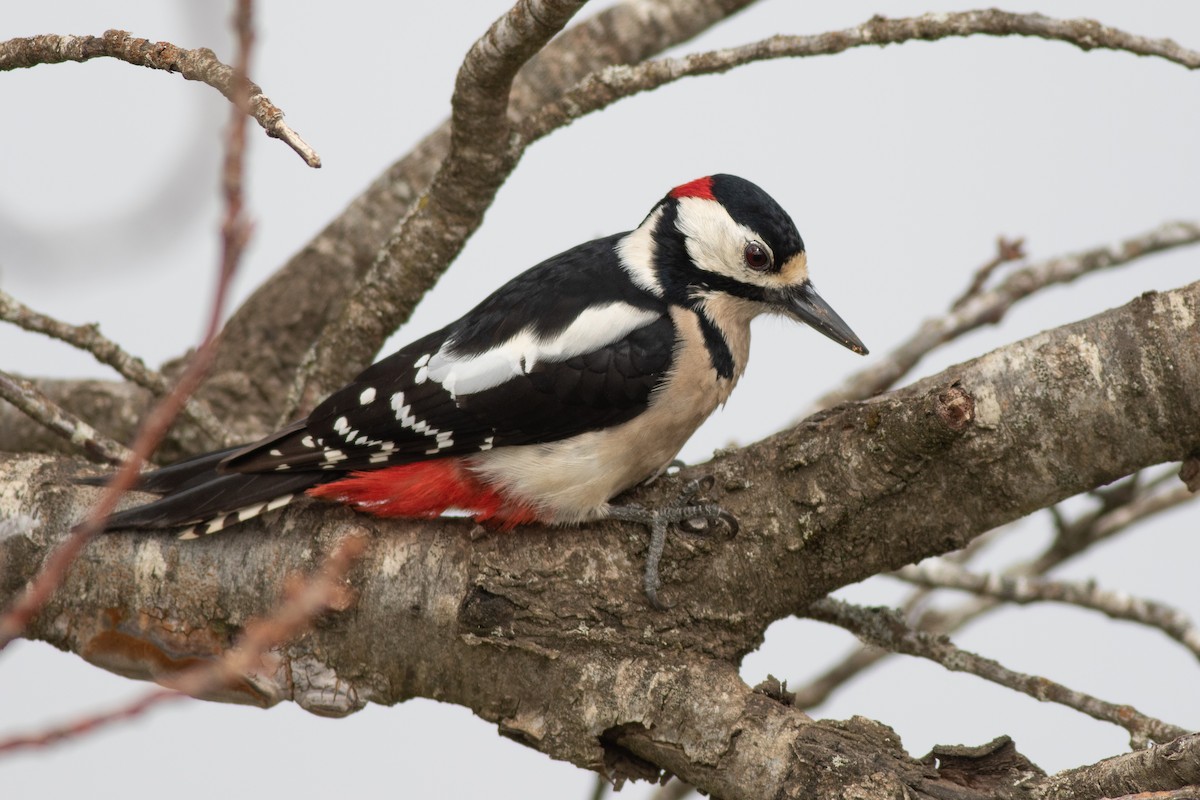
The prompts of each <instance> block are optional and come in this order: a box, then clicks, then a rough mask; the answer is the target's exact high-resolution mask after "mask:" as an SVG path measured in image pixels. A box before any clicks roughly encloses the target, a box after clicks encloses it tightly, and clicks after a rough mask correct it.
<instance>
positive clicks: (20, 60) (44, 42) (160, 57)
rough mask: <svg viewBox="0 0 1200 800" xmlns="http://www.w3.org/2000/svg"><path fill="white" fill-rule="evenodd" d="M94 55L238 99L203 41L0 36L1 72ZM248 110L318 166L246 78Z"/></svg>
mask: <svg viewBox="0 0 1200 800" xmlns="http://www.w3.org/2000/svg"><path fill="white" fill-rule="evenodd" d="M93 58H115V59H117V60H118V61H124V62H125V63H127V64H133V65H135V66H139V67H149V68H150V69H161V70H166V71H167V72H178V73H179V75H180V76H181V77H183V78H184V80H189V81H200V82H201V83H206V84H208V85H209V86H211V87H213V88H214V89H216V90H217V91H218V92H220V93H221V94H223V95H224V96H225V98H226V99H227V100H229V101H230V102H232V103H239V102H240V101H238V99H237V93H236V89H235V81H234V70H233V68H232V67H229V66H227V65H225V64H222V63H221V62H220V61H219V60H217V56H216V54H215V53H213V51H212V50H209V49H208V48H207V47H201V48H198V49H196V50H185V49H183V48H182V47H176V46H175V45H173V44H171V43H170V42H151V41H149V40H147V39H139V38H137V37H136V36H133V35H132V34H130V33H128V32H126V31H118V30H111V31H105V32H104V35H103V36H69V35H68V36H60V35H57V34H44V35H42V36H30V37H27V38H22V39H9V40H8V41H6V42H0V72H4V71H6V70H12V69H22V68H28V67H36V66H38V65H39V64H62V63H64V62H67V61H76V62H84V61H90V60H91V59H93ZM246 112H247V113H249V114H250V115H251V116H252V117H254V121H255V122H257V123H258V124H259V125H260V126H261V127H262V129H263V130H264V131H266V132H267V135H268V136H270V137H272V138H274V139H281V140H283V142H284V143H285V144H287V146H288V147H290V148H292V150H294V151H296V154H297V155H299V156H300V157H301V158H303V159H304V163H306V164H308V165H309V166H310V167H319V166H321V158H320V156H318V155H317V154H316V152H315V151H314V150H313V149H312V148H311V147H309V146H308V143H307V142H305V141H304V140H303V139H301V138H300V135H299V134H298V133H296V132H295V131H294V130H292V129H291V127H290V126H289V125H288V124H287V123H285V122H284V121H283V111H282V110H280V108H279V107H278V106H276V105H275V104H274V103H272V102H271V101H270V100H269V99H267V96H266V95H264V94H263V92H262V89H261V88H260V87H259V86H258V85H257V84H255V83H251V84H250V101H249V103H248V105H247V106H246Z"/></svg>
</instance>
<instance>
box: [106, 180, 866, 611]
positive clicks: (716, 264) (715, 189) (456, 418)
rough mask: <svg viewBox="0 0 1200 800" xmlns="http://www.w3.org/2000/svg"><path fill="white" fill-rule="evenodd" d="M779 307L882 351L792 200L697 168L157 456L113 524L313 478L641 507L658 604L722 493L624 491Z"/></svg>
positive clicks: (364, 493)
mask: <svg viewBox="0 0 1200 800" xmlns="http://www.w3.org/2000/svg"><path fill="white" fill-rule="evenodd" d="M764 312H772V313H777V314H784V315H786V316H789V317H792V318H793V319H796V320H799V321H801V322H804V323H807V324H808V325H810V326H812V327H813V328H815V329H816V330H818V331H820V332H821V333H823V334H824V335H826V336H828V337H829V338H831V339H833V340H834V341H836V342H838V343H839V344H841V345H844V346H845V347H848V348H850V349H851V350H853V351H855V352H857V353H863V354H865V353H866V352H867V350H866V348H865V347H864V346H863V344H862V342H861V341H859V339H858V337H857V336H855V335H854V333H853V332H852V331H851V330H850V328H849V327H848V326H847V325H846V323H845V322H843V321H842V320H841V318H840V317H838V315H837V314H836V313H835V312H834V311H833V309H832V308H830V307H829V306H828V305H827V304H826V303H825V301H824V300H822V299H821V297H820V296H819V295H818V294H817V293H816V291H815V290H814V289H813V285H812V283H811V281H809V278H808V267H807V263H806V255H805V251H804V242H803V241H802V240H801V238H800V235H799V233H797V231H796V227H795V225H794V224H793V223H792V220H791V218H790V217H789V216H788V215H787V213H786V212H785V211H784V210H783V209H782V208H780V206H779V205H778V204H777V203H776V202H775V201H774V200H773V199H771V197H769V196H768V195H767V194H766V193H765V192H764V191H763V190H762V189H760V188H759V187H757V186H755V185H754V184H753V183H750V182H749V181H747V180H743V179H742V178H738V177H735V176H732V175H712V176H709V177H705V178H699V179H697V180H694V181H691V182H690V183H685V184H683V185H682V186H678V187H676V188H675V189H672V190H671V191H670V192H669V193H668V194H667V196H666V197H664V198H663V199H662V200H660V201H659V202H658V204H657V205H655V206H654V208H653V209H652V210H651V212H650V214H649V215H648V216H647V217H646V218H645V219H644V220H643V221H642V223H641V225H639V226H638V227H637V228H636V229H635V230H633V231H630V232H626V233H618V234H615V235H613V236H608V237H605V238H603V239H597V240H595V241H592V242H588V243H586V244H581V245H579V246H577V247H574V248H572V249H570V250H567V251H566V252H564V253H561V254H559V255H557V256H554V257H553V258H550V259H548V260H546V261H543V262H542V263H541V264H538V265H537V266H535V267H533V268H532V269H530V270H528V271H526V272H524V273H522V274H521V275H518V276H517V277H516V278H513V279H512V280H511V281H509V282H508V283H506V284H505V285H503V286H501V287H500V288H499V289H498V290H496V292H494V293H493V294H492V295H491V296H490V297H488V298H487V299H486V300H484V301H483V302H482V303H480V304H479V305H478V306H476V307H475V308H473V309H472V310H471V311H469V312H467V314H466V315H465V316H463V317H462V318H461V319H459V320H457V321H456V322H452V323H450V324H449V325H447V326H446V327H445V328H442V329H441V330H439V331H435V332H434V333H431V334H429V335H428V336H425V337H423V338H420V339H418V340H416V341H415V342H413V343H412V344H410V345H408V346H407V347H404V348H402V349H401V350H400V351H399V352H396V353H393V354H392V355H390V356H388V357H387V358H385V359H383V360H382V361H379V362H378V363H376V364H375V365H374V366H372V367H370V368H368V369H367V370H365V371H364V372H363V373H362V374H360V375H359V376H358V377H357V378H355V379H354V381H353V382H351V383H350V384H349V385H347V386H346V387H344V388H342V389H341V390H339V391H337V392H335V393H334V394H333V395H331V396H330V397H329V398H328V399H327V400H325V401H324V402H323V403H321V404H320V405H319V406H318V407H317V408H316V409H315V410H314V411H313V412H312V413H311V414H309V415H308V417H307V418H306V419H303V420H300V421H298V422H295V423H293V424H292V425H289V426H287V427H286V428H284V429H282V430H280V431H278V432H277V433H275V434H273V435H271V436H269V437H267V438H266V439H263V440H262V441H259V442H256V443H254V444H251V445H248V446H245V447H240V448H232V449H229V450H222V451H218V452H214V453H209V454H206V455H201V456H197V457H195V458H191V459H188V460H185V461H182V462H179V463H176V464H173V465H170V466H167V467H164V468H162V469H159V470H155V471H153V472H149V473H146V474H145V475H144V476H143V477H142V480H141V483H140V486H139V488H140V489H142V490H144V491H148V492H152V493H157V494H160V495H163V496H162V497H161V498H160V499H158V500H156V501H154V502H152V503H148V504H146V505H142V506H138V507H135V508H131V509H129V510H126V511H122V512H120V513H118V514H116V515H114V516H113V517H112V518H111V519H110V520H109V522H108V527H109V528H168V527H179V526H187V527H186V530H184V531H183V533H182V534H181V538H184V539H192V538H196V537H198V536H201V535H204V534H211V533H216V532H217V531H220V530H223V529H225V528H227V527H229V526H230V525H232V524H234V523H237V522H243V521H245V520H247V519H250V518H252V517H255V516H258V515H259V514H261V513H263V512H265V511H271V510H273V509H277V508H280V507H282V506H285V505H287V504H288V503H290V502H292V500H293V499H295V498H297V497H299V496H302V495H308V496H309V497H317V498H321V499H325V500H333V501H337V502H341V503H346V504H349V505H351V506H352V507H354V508H356V509H359V510H361V511H365V512H368V513H371V514H376V515H379V516H383V517H425V518H429V517H436V516H438V515H440V514H442V513H444V512H446V511H448V510H451V509H459V510H462V511H466V512H469V513H471V514H472V515H473V516H474V517H475V519H476V520H477V521H480V522H487V521H491V522H492V523H494V524H499V525H501V526H503V527H511V526H514V525H518V524H521V523H529V522H534V521H540V522H546V523H576V522H582V521H586V520H596V519H604V518H610V519H624V520H633V521H637V522H641V523H643V524H646V525H648V526H650V527H651V529H652V542H651V551H650V555H649V556H648V558H647V571H646V577H645V588H646V592H647V595H648V596H649V598H650V600H651V602H652V603H654V604H655V605H656V606H657V605H658V600H657V595H656V589H657V586H658V575H657V562H658V556H659V555H660V554H661V552H662V544H663V537H664V536H665V531H666V526H667V524H669V523H672V522H682V521H684V520H687V519H692V518H695V517H699V516H705V517H712V516H715V515H718V514H719V513H721V512H720V509H719V508H716V507H714V506H686V505H677V506H674V507H672V508H670V509H664V510H659V511H648V510H642V509H637V508H634V507H629V506H617V505H612V504H610V502H609V501H610V500H611V499H612V498H613V497H614V496H615V495H617V494H619V493H621V492H622V491H624V490H626V489H628V488H630V487H631V486H633V485H635V484H637V483H639V482H640V481H643V480H645V479H647V478H649V477H652V476H654V475H656V474H657V473H659V472H660V471H662V470H663V469H664V468H665V467H666V466H667V465H668V464H669V463H670V462H671V460H672V459H673V458H674V457H675V455H676V453H678V451H679V449H680V448H681V447H682V446H683V444H684V442H686V441H687V439H688V437H690V436H691V435H692V433H693V432H694V431H695V430H696V428H697V427H699V425H700V423H702V422H703V421H704V420H705V419H706V418H707V417H708V416H709V414H711V413H712V412H713V410H714V409H716V407H717V406H718V405H721V404H723V403H724V402H725V400H726V399H727V398H728V397H729V393H730V392H731V391H732V390H733V387H734V384H736V383H737V381H738V378H739V377H740V376H741V375H742V372H743V370H744V369H745V368H746V360H747V357H748V355H749V348H750V321H751V320H752V319H753V318H754V317H756V316H758V315H759V314H761V313H764Z"/></svg>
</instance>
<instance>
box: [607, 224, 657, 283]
mask: <svg viewBox="0 0 1200 800" xmlns="http://www.w3.org/2000/svg"><path fill="white" fill-rule="evenodd" d="M662 215H663V211H662V208H656V209H654V213H652V214H651V215H650V216H648V217H646V221H645V222H643V223H642V224H641V225H639V226H638V227H637V229H636V230H634V231H633V232H632V233H630V234H629V235H628V236H626V237H625V238H623V239H622V240H621V241H619V242H617V257H618V258H619V259H620V260H621V266H622V267H623V268H624V269H625V271H626V272H627V273H629V278H630V279H631V280H632V281H633V282H634V283H635V284H637V285H638V287H639V288H641V289H644V290H645V291H647V292H650V294H652V295H654V296H656V297H662V286H661V285H660V284H659V282H658V275H657V274H656V273H655V271H654V250H655V246H654V229H655V228H657V227H658V221H659V219H661V218H662Z"/></svg>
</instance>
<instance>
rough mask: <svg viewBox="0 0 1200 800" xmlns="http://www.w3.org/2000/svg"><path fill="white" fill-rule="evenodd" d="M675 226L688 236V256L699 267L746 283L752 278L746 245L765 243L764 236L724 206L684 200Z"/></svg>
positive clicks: (685, 198)
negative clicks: (744, 252) (739, 220)
mask: <svg viewBox="0 0 1200 800" xmlns="http://www.w3.org/2000/svg"><path fill="white" fill-rule="evenodd" d="M675 227H676V228H677V229H678V230H679V232H680V233H682V234H683V235H684V241H685V242H686V244H687V251H688V255H689V256H691V259H692V261H693V262H695V264H696V266H698V267H700V268H701V269H703V270H707V271H708V272H715V273H717V274H718V275H726V276H728V277H730V278H736V279H737V280H739V281H743V282H744V281H746V280H747V279H748V278H749V277H750V275H749V274H748V270H747V269H746V268H745V266H744V263H743V261H742V251H743V250H744V249H745V247H746V242H749V241H756V242H762V237H761V236H759V235H758V234H757V233H755V232H754V231H752V230H750V229H749V228H747V227H746V226H745V225H742V224H739V223H738V222H735V221H734V219H733V217H731V216H729V212H727V211H726V210H725V209H724V208H723V207H722V206H721V204H720V203H718V202H716V201H715V200H702V199H701V198H699V197H684V198H681V199H680V200H679V216H678V217H677V218H676V220H675ZM763 246H764V247H766V244H763Z"/></svg>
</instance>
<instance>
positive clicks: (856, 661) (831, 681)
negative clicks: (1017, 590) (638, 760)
mask: <svg viewBox="0 0 1200 800" xmlns="http://www.w3.org/2000/svg"><path fill="white" fill-rule="evenodd" d="M1158 485H1160V484H1159V482H1158V481H1151V482H1148V483H1146V484H1144V485H1142V486H1141V487H1139V491H1138V493H1137V494H1136V495H1135V496H1131V497H1129V498H1127V500H1126V501H1125V502H1124V503H1122V504H1121V505H1119V506H1113V507H1108V508H1101V509H1099V510H1097V511H1093V512H1089V513H1087V514H1084V515H1083V516H1081V517H1079V518H1077V519H1076V520H1074V521H1071V522H1068V523H1064V524H1063V526H1062V530H1063V531H1065V533H1064V534H1062V535H1060V536H1059V537H1058V538H1057V539H1056V540H1055V541H1054V542H1053V543H1051V545H1050V546H1049V547H1048V548H1047V549H1046V551H1045V552H1044V553H1042V554H1041V555H1039V556H1037V557H1036V558H1034V559H1032V560H1030V561H1027V562H1022V563H1018V564H1014V565H1013V566H1010V567H1009V568H1007V569H1006V570H1004V571H1003V572H1002V573H1001V574H1002V575H1004V576H1006V577H1023V576H1034V575H1042V574H1045V573H1047V572H1049V571H1050V570H1052V569H1054V568H1055V567H1057V566H1059V565H1060V564H1062V563H1063V562H1064V561H1067V560H1068V559H1070V558H1072V557H1074V556H1076V555H1078V554H1079V553H1081V552H1083V551H1085V550H1087V549H1088V548H1089V547H1091V546H1092V545H1094V544H1096V543H1097V542H1100V541H1103V540H1105V539H1108V538H1110V537H1112V536H1115V535H1117V534H1118V533H1120V532H1122V531H1125V530H1127V529H1128V528H1130V527H1131V526H1132V525H1134V524H1136V523H1138V522H1141V521H1144V520H1146V519H1148V518H1150V517H1152V516H1154V515H1156V514H1159V513H1161V512H1163V511H1166V510H1169V509H1172V508H1175V507H1176V506H1178V505H1180V504H1181V503H1185V502H1187V501H1189V500H1192V499H1195V495H1193V494H1191V493H1189V492H1188V491H1187V489H1186V488H1185V487H1183V486H1176V487H1173V488H1172V489H1170V490H1169V491H1165V492H1157V493H1152V492H1151V491H1150V490H1151V489H1153V488H1155V487H1156V486H1158ZM988 535H990V534H985V535H984V536H985V537H986V536H988ZM980 538H984V537H980ZM975 541H979V539H976V540H975ZM951 555H953V554H951ZM947 557H948V556H947ZM947 557H944V558H947ZM928 593H929V590H927V589H921V590H919V591H916V592H913V594H912V595H911V596H910V597H909V598H908V599H907V600H906V601H905V603H904V605H903V608H904V609H905V610H906V611H909V610H911V609H912V608H914V607H915V606H916V605H917V604H918V603H919V602H920V601H921V600H923V599H924V597H925V596H927V594H928ZM1000 605H1001V603H1000V601H999V600H996V599H994V598H990V597H987V598H976V599H973V600H970V601H968V602H966V603H961V604H960V605H958V606H956V607H954V608H950V609H937V610H934V609H930V610H927V611H924V612H922V613H921V614H919V615H917V616H916V617H915V618H913V619H911V620H910V623H909V624H911V625H912V626H913V627H915V628H917V629H918V630H921V631H924V632H926V633H934V634H946V633H952V632H954V631H956V630H958V629H960V628H961V627H963V626H964V625H966V624H967V623H968V622H971V621H972V620H974V619H977V618H978V617H980V616H982V615H984V614H986V613H988V612H989V611H992V610H993V609H995V608H998V607H999V606H1000ZM890 655H891V653H890V652H889V651H887V650H882V649H880V648H877V647H872V646H870V645H867V646H864V647H862V648H860V649H858V650H855V651H854V652H852V653H850V654H848V655H847V656H845V657H844V658H843V659H842V660H841V661H839V662H837V663H835V664H834V665H833V666H831V667H830V668H829V669H827V670H826V671H825V672H824V673H822V674H821V675H820V676H818V677H817V678H815V679H814V680H812V681H810V682H809V683H808V684H807V685H805V686H802V687H800V688H799V689H796V690H795V695H796V705H798V706H799V707H801V708H812V707H813V706H816V705H818V704H820V703H823V702H824V701H825V700H826V699H827V698H828V697H829V696H830V695H831V694H832V693H833V692H834V691H835V690H836V689H837V688H838V687H840V686H842V685H843V684H844V683H846V682H847V681H849V680H850V679H852V678H854V677H855V676H856V675H858V674H859V673H861V672H864V671H865V670H867V669H869V668H870V667H872V666H874V665H875V664H877V663H879V662H880V661H882V660H883V659H885V658H887V657H888V656H890Z"/></svg>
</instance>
